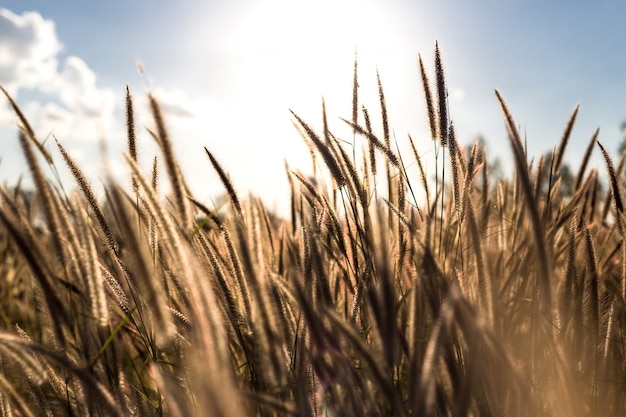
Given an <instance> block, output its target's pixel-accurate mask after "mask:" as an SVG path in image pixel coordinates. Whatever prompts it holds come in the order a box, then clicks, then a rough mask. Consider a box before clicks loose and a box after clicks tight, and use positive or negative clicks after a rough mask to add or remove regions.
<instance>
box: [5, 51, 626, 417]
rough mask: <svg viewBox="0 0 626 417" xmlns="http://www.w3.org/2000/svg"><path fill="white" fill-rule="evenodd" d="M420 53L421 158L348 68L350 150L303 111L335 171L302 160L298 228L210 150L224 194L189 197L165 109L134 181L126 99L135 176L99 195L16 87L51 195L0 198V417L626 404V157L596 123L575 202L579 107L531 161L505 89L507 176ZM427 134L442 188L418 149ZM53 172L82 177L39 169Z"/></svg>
mask: <svg viewBox="0 0 626 417" xmlns="http://www.w3.org/2000/svg"><path fill="white" fill-rule="evenodd" d="M419 63H420V70H421V71H420V74H419V75H418V76H420V77H421V80H422V82H423V89H424V97H425V100H424V101H425V107H426V112H427V114H428V120H429V125H430V133H431V138H416V140H415V142H413V139H411V138H409V139H407V140H410V144H411V146H412V149H413V150H414V152H413V154H411V155H399V154H398V153H397V152H395V151H394V149H395V146H394V145H392V143H391V140H390V126H389V124H388V117H387V110H386V106H385V99H384V90H383V86H382V85H381V83H380V82H379V92H380V101H379V103H374V107H373V108H375V110H374V111H371V112H370V110H372V108H366V107H365V106H364V103H361V102H360V100H359V96H358V89H357V85H358V77H357V65H356V63H355V70H354V86H355V87H354V95H353V103H352V114H351V117H350V118H349V119H346V120H345V122H346V123H347V124H348V125H349V126H350V127H351V128H352V130H353V134H354V141H353V138H352V137H350V138H337V137H335V136H334V135H333V133H332V132H330V131H329V129H328V127H327V123H326V114H325V112H324V120H323V123H322V126H320V127H318V128H317V129H316V128H314V127H313V126H312V125H311V124H309V123H308V122H307V121H305V120H302V119H301V118H300V117H299V116H298V115H297V113H293V122H294V125H295V127H296V128H297V129H298V130H299V131H300V133H301V135H302V137H303V140H304V141H306V143H307V144H308V145H309V146H310V148H311V153H312V157H313V159H314V164H316V166H317V167H318V169H319V170H318V171H317V172H318V174H316V175H315V176H314V177H309V176H305V175H303V174H302V173H300V171H298V169H297V168H296V167H286V175H288V177H289V181H290V185H291V209H290V213H291V214H290V216H289V217H288V218H286V219H281V218H278V217H277V216H275V215H274V214H273V213H271V212H269V211H268V210H267V209H266V207H265V206H264V205H263V203H262V201H261V200H260V199H259V198H257V197H254V196H251V197H247V198H243V197H242V196H241V195H239V194H238V193H237V190H235V189H234V188H233V186H232V185H231V182H230V180H229V177H228V174H227V173H226V171H225V169H224V168H223V167H221V166H220V164H219V162H218V159H219V156H218V155H213V154H212V153H211V152H210V151H209V150H208V149H205V152H206V155H207V163H208V164H210V165H211V166H212V167H213V168H214V169H215V171H216V174H217V176H218V177H219V178H220V179H221V182H222V183H223V186H224V190H225V193H226V195H227V196H228V201H227V203H226V205H225V206H224V207H221V208H219V210H218V209H217V208H215V207H207V206H205V205H204V204H203V203H201V202H200V201H198V200H197V199H196V198H194V196H193V195H191V193H190V191H189V189H188V187H187V185H186V182H185V178H184V176H183V174H182V171H181V166H180V164H179V161H178V160H177V159H176V156H175V155H174V153H173V150H172V140H175V138H170V137H169V136H168V132H167V129H166V127H165V121H164V120H163V118H162V116H161V111H160V108H159V103H158V102H157V101H156V100H155V99H154V98H153V97H152V96H149V101H150V106H151V112H152V116H153V120H154V127H153V128H152V130H150V134H151V136H152V137H153V139H154V140H155V142H156V143H157V144H158V146H159V149H160V151H161V152H160V155H158V156H157V157H155V159H154V169H153V170H152V172H148V173H145V172H142V170H141V168H140V167H139V165H138V163H137V159H138V157H137V150H136V143H135V130H136V128H135V126H134V107H133V97H132V95H131V94H130V92H129V91H128V92H127V96H126V111H127V120H126V122H127V123H126V124H127V130H128V152H127V155H126V162H127V165H128V167H129V172H130V177H129V178H128V182H127V183H124V184H121V183H117V182H115V181H113V180H112V179H111V180H109V181H108V182H107V183H106V184H105V190H106V193H105V197H104V198H103V199H97V198H96V197H95V193H94V191H93V190H92V189H91V187H90V186H89V185H88V182H87V180H86V179H85V177H84V175H83V174H82V172H81V168H80V167H79V166H77V165H76V164H75V163H74V161H73V159H72V156H71V155H70V154H68V153H67V152H66V151H65V149H64V148H63V146H62V144H61V143H58V142H57V143H56V147H57V148H58V149H57V150H55V153H56V151H58V153H59V154H60V157H56V158H55V157H53V156H51V154H50V153H49V152H50V150H49V149H47V148H45V147H44V146H43V145H42V144H41V142H40V141H38V139H37V138H36V136H35V134H34V132H33V130H32V129H31V127H30V126H29V123H28V121H27V117H26V116H25V115H23V114H22V113H21V111H20V110H19V108H18V107H17V105H16V104H15V103H14V102H13V101H12V99H11V98H10V97H9V95H8V94H6V92H5V95H6V97H7V98H8V100H9V104H10V105H11V106H12V107H13V109H14V111H15V113H16V114H17V117H18V119H19V140H20V143H21V146H22V149H23V152H24V155H25V158H26V161H27V162H28V166H29V169H30V174H31V176H32V180H33V183H34V184H35V189H34V190H25V189H22V188H21V187H20V186H19V184H17V185H15V186H11V187H8V186H3V187H1V188H0V196H1V204H0V258H1V259H2V262H1V263H0V328H1V331H0V414H1V415H2V416H38V415H55V416H57V415H67V416H82V415H95V416H109V415H112V416H122V415H137V416H151V415H154V416H165V415H167V416H194V415H197V416H239V415H241V416H243V415H258V416H283V415H293V416H308V415H316V416H353V415H354V416H359V415H363V416H379V415H381V416H392V415H413V416H459V417H460V416H555V417H566V416H590V417H591V416H622V415H624V414H625V412H626V385H625V384H626V352H625V339H624V337H625V335H624V330H625V329H626V308H625V307H626V304H625V301H626V246H624V245H623V237H624V234H625V232H626V230H625V228H626V217H625V214H624V205H623V204H624V203H623V198H622V196H621V189H622V172H623V165H624V161H625V159H624V156H623V155H621V156H617V157H616V158H612V157H611V156H610V155H609V154H608V153H607V152H606V151H605V149H604V148H603V147H602V145H601V143H600V142H598V141H597V136H598V133H597V132H596V134H595V135H594V137H592V138H590V141H589V146H588V149H587V153H586V156H585V158H584V160H583V161H582V162H581V164H580V166H579V167H577V168H576V169H577V171H576V173H575V181H574V184H573V185H572V187H571V189H570V190H564V185H562V183H561V178H560V175H559V173H560V172H561V167H562V165H563V155H564V152H565V150H566V146H567V143H568V139H569V136H570V132H571V130H572V128H573V125H574V122H575V119H576V115H577V111H578V109H575V110H574V112H573V113H572V116H571V118H570V120H569V121H566V123H565V129H564V133H563V137H562V139H561V141H560V143H558V144H557V147H556V148H555V149H556V151H555V152H554V153H553V155H554V157H553V158H551V159H550V160H544V159H543V158H538V159H533V158H531V156H529V155H526V153H525V148H524V144H523V142H522V140H521V139H520V135H519V132H518V130H517V127H516V122H515V121H514V119H513V117H512V115H511V114H510V113H509V111H508V108H507V105H506V104H505V101H504V99H503V98H502V96H501V95H500V93H499V92H496V96H495V97H494V99H495V100H497V101H498V102H499V104H500V107H501V109H502V113H503V117H504V121H505V123H506V125H507V127H508V130H509V141H510V145H511V151H512V160H513V161H514V163H515V171H514V174H513V175H512V177H511V178H495V177H494V176H493V175H491V173H490V169H489V165H488V164H486V163H485V161H487V160H488V158H487V155H486V150H485V149H484V148H483V147H481V146H480V145H479V144H475V145H474V146H473V147H471V149H465V148H463V147H461V146H459V143H458V142H457V140H456V137H455V134H454V129H453V124H452V121H451V120H449V117H448V114H449V113H448V108H447V103H446V95H447V91H446V85H445V80H444V71H443V65H442V63H441V59H440V54H439V50H438V48H437V51H436V56H435V65H434V71H433V72H432V76H430V77H429V73H430V71H428V70H427V68H426V67H425V64H424V62H423V60H422V58H421V57H420V60H419ZM3 91H4V90H3ZM431 139H432V141H433V143H434V145H433V146H435V148H436V149H437V153H438V154H439V155H440V156H442V155H443V157H442V158H439V159H438V160H443V161H445V162H444V163H443V164H441V163H440V164H439V166H438V167H437V176H436V180H435V181H432V180H431V179H430V178H427V176H426V174H425V170H424V168H423V167H424V166H425V164H426V162H425V161H422V160H421V159H420V156H419V153H418V152H417V151H416V145H417V141H418V140H419V141H420V143H423V142H424V141H429V140H431ZM592 152H601V153H602V155H603V157H604V160H605V162H606V172H608V179H609V181H608V183H609V186H608V187H606V186H602V181H601V176H602V175H603V173H599V172H598V171H596V170H595V169H591V168H590V167H588V166H587V165H588V161H589V157H590V155H591V153H592ZM159 163H162V164H163V166H164V167H165V169H164V171H165V172H158V169H157V167H158V166H160V165H159ZM59 164H64V165H66V166H67V167H69V169H70V170H71V172H72V174H73V176H74V178H75V180H76V184H63V185H61V184H59V183H58V182H57V181H56V180H54V176H52V178H50V176H46V175H45V174H44V172H53V173H54V172H57V169H62V168H60V167H59ZM409 167H410V169H409ZM544 167H549V169H545V168H544ZM63 169H64V168H63ZM545 172H548V173H549V174H548V175H544V174H542V173H545ZM602 172H605V169H603V170H602ZM103 176H104V177H110V175H109V174H107V173H104V175H103ZM163 178H165V179H166V180H167V182H168V183H169V189H171V192H170V193H168V195H167V197H164V195H163V193H162V192H160V182H161V181H162V180H163ZM73 188H75V189H76V191H68V190H71V189H73ZM565 191H567V192H565ZM418 195H419V196H425V197H423V198H422V197H420V198H418V197H417V196H418Z"/></svg>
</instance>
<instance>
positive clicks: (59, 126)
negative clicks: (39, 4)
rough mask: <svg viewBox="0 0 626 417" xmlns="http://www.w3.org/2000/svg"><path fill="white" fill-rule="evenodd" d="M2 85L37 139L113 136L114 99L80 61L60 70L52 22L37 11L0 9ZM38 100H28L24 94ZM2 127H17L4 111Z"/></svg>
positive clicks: (0, 118)
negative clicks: (10, 125) (30, 125)
mask: <svg viewBox="0 0 626 417" xmlns="http://www.w3.org/2000/svg"><path fill="white" fill-rule="evenodd" d="M0 39H2V41H1V42H0V84H1V85H2V86H3V87H5V88H6V89H7V91H8V92H9V93H10V94H11V95H12V97H13V98H14V99H15V100H16V101H17V103H18V105H19V106H20V107H22V109H23V110H24V113H25V115H26V117H27V118H28V120H29V122H30V123H31V124H32V125H33V127H34V129H35V131H36V132H37V133H38V134H39V135H47V134H49V133H50V132H54V133H55V134H56V135H57V136H59V137H60V138H62V139H64V138H79V139H92V140H93V139H99V138H101V137H102V136H103V135H104V136H107V135H109V134H111V128H112V124H113V111H114V108H115V96H114V94H113V92H112V91H111V90H110V89H103V88H99V87H98V86H97V84H96V74H95V73H94V72H93V71H92V70H91V69H90V68H89V67H88V65H87V64H86V63H85V62H84V61H83V60H82V59H80V58H78V57H75V56H69V57H67V58H65V60H64V62H63V65H62V68H61V69H59V53H60V52H61V50H62V48H63V45H62V43H61V42H60V41H59V39H58V37H57V34H56V30H55V25H54V22H52V21H50V20H46V19H44V18H43V17H42V16H41V15H40V14H39V13H37V12H25V13H23V14H21V15H17V14H14V13H13V12H11V11H9V10H7V9H2V8H0ZM22 90H30V91H29V93H30V95H31V96H33V95H34V96H37V97H38V98H39V97H40V99H38V100H32V99H31V100H30V101H24V100H21V99H20V91H22ZM1 113H3V114H0V123H7V122H8V123H11V124H14V123H15V117H14V116H12V115H8V113H9V112H8V110H7V109H6V106H2V112H1Z"/></svg>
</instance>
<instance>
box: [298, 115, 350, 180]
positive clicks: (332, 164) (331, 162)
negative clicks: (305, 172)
mask: <svg viewBox="0 0 626 417" xmlns="http://www.w3.org/2000/svg"><path fill="white" fill-rule="evenodd" d="M290 112H291V114H292V115H293V117H295V118H296V120H297V121H298V123H299V124H300V126H301V127H302V128H303V129H304V131H305V133H306V135H307V137H308V138H309V139H310V140H311V141H312V142H313V144H314V145H315V147H316V148H317V150H318V151H319V153H320V154H321V155H322V158H323V159H324V162H325V163H326V166H327V167H328V170H329V171H330V174H331V175H332V177H333V179H334V180H335V182H336V184H337V186H338V187H339V188H341V187H343V186H344V185H345V184H346V179H345V177H344V176H343V173H342V171H341V168H340V166H339V163H338V162H337V160H336V159H335V158H334V157H333V155H332V153H331V150H330V148H329V146H328V145H325V144H324V143H322V141H321V140H320V138H319V136H318V135H317V133H315V132H314V131H313V129H311V128H310V127H309V125H308V124H306V123H305V122H304V120H302V119H301V118H300V116H298V115H297V114H296V113H294V112H293V111H292V110H290Z"/></svg>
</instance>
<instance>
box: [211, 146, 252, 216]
mask: <svg viewBox="0 0 626 417" xmlns="http://www.w3.org/2000/svg"><path fill="white" fill-rule="evenodd" d="M204 151H205V152H206V154H207V156H208V157H209V160H210V161H211V165H212V166H213V169H215V172H217V175H219V177H220V181H222V185H223V186H224V188H226V192H227V193H228V197H229V198H230V201H231V202H232V203H233V206H234V207H235V210H236V211H237V214H239V216H240V217H241V218H243V210H242V209H241V203H240V202H239V197H237V193H236V192H235V188H234V187H233V184H232V182H231V181H230V178H229V177H228V174H227V173H226V172H225V171H224V170H223V169H222V167H221V165H220V164H219V162H217V159H215V157H214V156H213V154H212V153H211V152H209V150H208V149H207V147H206V146H205V147H204Z"/></svg>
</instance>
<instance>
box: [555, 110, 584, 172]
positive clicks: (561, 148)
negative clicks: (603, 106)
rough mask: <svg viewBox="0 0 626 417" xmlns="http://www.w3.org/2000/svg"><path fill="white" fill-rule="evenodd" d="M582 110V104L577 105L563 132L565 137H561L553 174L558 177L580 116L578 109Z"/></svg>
mask: <svg viewBox="0 0 626 417" xmlns="http://www.w3.org/2000/svg"><path fill="white" fill-rule="evenodd" d="M579 108H580V104H577V105H576V107H575V108H574V111H573V112H572V115H571V116H570V118H569V120H568V121H567V126H565V131H563V136H562V137H561V141H560V142H559V146H558V148H557V151H556V153H554V155H555V158H554V164H553V165H552V173H553V174H554V175H557V174H558V173H559V172H560V169H561V162H562V161H563V154H564V153H565V147H566V146H567V142H568V141H569V138H570V136H571V134H572V129H573V128H574V122H575V121H576V116H577V115H578V109H579Z"/></svg>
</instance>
